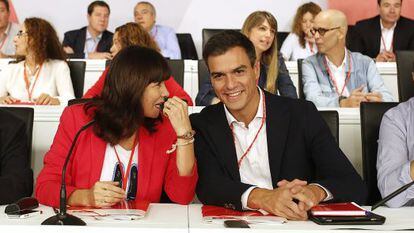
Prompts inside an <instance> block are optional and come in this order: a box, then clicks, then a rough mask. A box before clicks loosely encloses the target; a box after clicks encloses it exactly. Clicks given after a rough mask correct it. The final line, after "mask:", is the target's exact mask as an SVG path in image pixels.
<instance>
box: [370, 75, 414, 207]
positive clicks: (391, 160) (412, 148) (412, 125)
mask: <svg viewBox="0 0 414 233" xmlns="http://www.w3.org/2000/svg"><path fill="white" fill-rule="evenodd" d="M413 81H414V80H413ZM377 171H378V173H377V176H378V188H379V190H380V193H381V195H382V196H383V197H385V196H387V195H389V194H390V193H392V192H394V191H395V190H397V189H399V188H400V187H402V186H404V185H405V184H408V183H410V182H412V181H413V180H414V97H413V98H411V99H409V100H408V101H407V102H404V103H401V104H399V105H398V106H397V107H394V108H392V109H390V110H388V111H387V112H386V113H385V115H384V117H383V118H382V121H381V128H380V131H379V139H378V156H377ZM386 204H387V205H388V206H389V207H401V206H414V186H411V187H410V188H408V189H407V190H405V191H404V192H402V193H401V194H399V195H398V196H396V197H394V198H393V199H391V200H389V201H388V202H387V203H386Z"/></svg>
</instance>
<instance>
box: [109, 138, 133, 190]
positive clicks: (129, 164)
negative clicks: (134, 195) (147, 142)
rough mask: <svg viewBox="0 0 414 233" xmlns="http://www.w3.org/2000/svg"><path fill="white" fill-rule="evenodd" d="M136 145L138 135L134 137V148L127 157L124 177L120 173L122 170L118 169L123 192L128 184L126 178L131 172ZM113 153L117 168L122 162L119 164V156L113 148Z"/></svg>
mask: <svg viewBox="0 0 414 233" xmlns="http://www.w3.org/2000/svg"><path fill="white" fill-rule="evenodd" d="M137 143H138V135H135V140H134V146H133V148H132V151H131V154H130V155H129V161H128V166H127V169H126V172H125V175H122V173H123V172H122V169H120V170H121V176H122V189H123V190H126V185H127V182H128V176H129V173H130V171H131V165H132V158H133V157H134V153H135V147H136V145H137ZM114 151H115V155H116V158H117V159H118V163H119V166H121V164H122V162H121V159H119V155H118V152H117V151H116V148H115V146H114Z"/></svg>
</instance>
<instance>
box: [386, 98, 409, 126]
mask: <svg viewBox="0 0 414 233" xmlns="http://www.w3.org/2000/svg"><path fill="white" fill-rule="evenodd" d="M413 114H414V97H412V98H411V99H409V100H407V101H405V102H402V103H399V104H398V105H397V106H395V107H393V108H391V109H389V110H388V111H387V112H386V113H385V116H387V117H388V118H389V119H393V120H397V119H399V120H402V121H404V122H405V121H406V122H407V123H411V122H409V121H408V120H409V119H413V117H411V116H412V115H413Z"/></svg>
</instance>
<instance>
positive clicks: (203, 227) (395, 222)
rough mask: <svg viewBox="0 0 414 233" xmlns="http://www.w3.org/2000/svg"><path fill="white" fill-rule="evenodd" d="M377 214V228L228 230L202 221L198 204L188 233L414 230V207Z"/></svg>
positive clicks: (297, 224) (304, 224)
mask: <svg viewBox="0 0 414 233" xmlns="http://www.w3.org/2000/svg"><path fill="white" fill-rule="evenodd" d="M367 209H368V208H367ZM374 212H375V213H377V214H380V215H383V216H385V217H386V218H387V220H386V221H385V224H384V225H378V226H374V225H372V226H367V225H365V226H349V225H348V226H343V225H338V226H322V225H317V224H315V223H313V222H311V221H288V222H287V223H284V224H279V225H271V226H269V225H252V226H250V227H251V228H253V229H236V228H235V229H229V228H224V226H223V225H222V224H219V223H206V222H204V221H203V219H202V215H201V205H200V204H193V205H190V206H189V211H188V215H189V226H190V233H206V232H214V233H221V232H226V233H229V232H257V233H259V232H289V233H296V232H315V233H322V232H335V231H336V232H338V231H337V230H334V229H338V228H345V229H349V228H351V227H352V228H359V229H361V230H360V231H361V232H362V231H363V232H365V231H366V230H362V229H372V230H379V231H381V232H383V231H391V230H397V229H414V221H413V217H414V207H405V208H400V209H390V208H386V207H380V208H378V209H377V210H376V211H374ZM345 229H344V230H340V231H339V232H355V230H352V231H351V230H345Z"/></svg>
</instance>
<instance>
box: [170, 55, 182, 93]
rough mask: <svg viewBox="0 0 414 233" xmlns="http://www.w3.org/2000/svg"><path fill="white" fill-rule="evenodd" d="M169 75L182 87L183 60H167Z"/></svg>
mask: <svg viewBox="0 0 414 233" xmlns="http://www.w3.org/2000/svg"><path fill="white" fill-rule="evenodd" d="M167 63H168V66H169V67H170V70H171V75H172V76H173V77H174V79H175V81H176V82H177V83H178V84H180V86H181V87H182V88H184V60H167Z"/></svg>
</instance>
